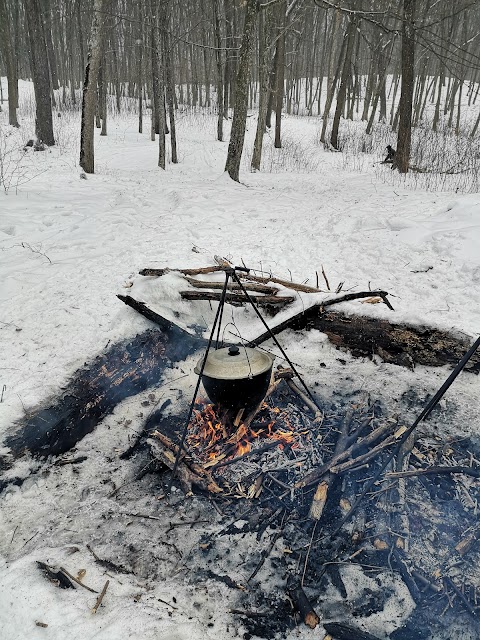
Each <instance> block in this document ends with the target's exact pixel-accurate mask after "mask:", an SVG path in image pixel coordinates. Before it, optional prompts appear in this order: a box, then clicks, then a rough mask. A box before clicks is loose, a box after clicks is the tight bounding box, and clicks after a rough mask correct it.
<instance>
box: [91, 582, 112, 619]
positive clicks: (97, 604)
mask: <svg viewBox="0 0 480 640" xmlns="http://www.w3.org/2000/svg"><path fill="white" fill-rule="evenodd" d="M109 584H110V580H107V581H106V582H105V585H104V587H103V589H102V592H101V594H100V595H99V596H98V598H97V601H96V603H95V606H94V607H93V609H92V613H97V609H98V607H99V606H100V605H101V604H102V600H103V597H104V595H105V594H106V593H107V589H108V585H109Z"/></svg>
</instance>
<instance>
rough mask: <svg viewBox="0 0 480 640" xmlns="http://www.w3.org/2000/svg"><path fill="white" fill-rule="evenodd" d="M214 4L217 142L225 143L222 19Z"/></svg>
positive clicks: (215, 1)
mask: <svg viewBox="0 0 480 640" xmlns="http://www.w3.org/2000/svg"><path fill="white" fill-rule="evenodd" d="M212 3H213V26H214V30H215V62H216V65H217V140H218V141H219V142H222V141H223V118H224V113H225V106H224V103H223V61H222V52H221V48H222V37H221V33H220V18H219V9H218V0H212Z"/></svg>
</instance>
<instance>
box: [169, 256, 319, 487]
mask: <svg viewBox="0 0 480 640" xmlns="http://www.w3.org/2000/svg"><path fill="white" fill-rule="evenodd" d="M237 271H242V272H244V273H249V272H250V269H247V268H246V267H226V268H225V283H224V285H223V289H222V295H221V296H220V302H219V303H218V308H217V312H216V314H215V319H214V321H213V325H212V330H211V332H210V337H209V339H208V343H207V349H206V352H205V357H204V358H203V360H202V364H201V367H200V371H199V374H198V379H197V384H196V385H195V390H194V392H193V397H192V401H191V402H190V407H189V410H188V416H187V420H186V422H185V426H184V428H183V431H182V437H181V439H180V444H179V446H178V451H177V455H176V457H175V464H174V465H173V469H172V476H171V478H170V482H169V484H168V488H167V493H170V491H171V489H172V484H173V481H174V479H175V475H176V473H177V469H178V465H179V463H180V458H181V457H182V452H183V451H184V450H185V438H186V437H187V431H188V425H189V424H190V420H191V418H192V413H193V407H194V406H195V399H196V397H197V394H198V390H199V388H200V383H201V381H202V376H203V371H204V369H205V363H206V362H207V358H208V354H209V352H210V349H211V347H212V342H213V338H214V335H215V329H217V337H216V342H215V349H218V347H219V344H220V329H221V326H222V319H223V310H224V307H225V298H226V294H227V289H228V283H229V281H230V280H233V281H234V282H236V284H237V285H238V286H239V288H240V290H241V291H242V292H243V294H244V295H245V299H246V300H247V302H249V303H250V304H251V306H252V308H253V310H254V311H255V313H256V314H257V316H258V317H259V318H260V321H261V322H262V324H263V326H264V327H265V328H266V330H267V332H268V333H269V335H270V337H271V338H272V339H273V341H274V342H275V344H276V346H277V347H278V349H279V350H280V352H281V354H282V355H283V357H284V358H285V360H286V361H287V362H288V364H289V366H290V367H291V369H292V371H293V373H294V374H295V376H296V377H297V378H298V379H299V381H300V383H301V384H302V386H303V388H304V389H305V391H306V392H307V394H308V396H309V397H310V399H311V400H312V402H313V403H314V404H315V406H316V405H317V402H316V400H315V398H314V397H313V395H312V394H311V392H310V390H309V389H308V387H307V385H306V384H305V381H304V380H303V378H302V377H301V376H300V374H299V373H298V371H297V369H296V368H295V366H294V364H293V363H292V361H291V360H290V358H289V357H288V356H287V354H286V353H285V350H284V349H283V347H282V346H281V345H280V343H279V342H278V340H277V338H276V336H275V335H274V334H273V332H272V330H271V329H270V327H269V326H268V324H267V323H266V321H265V319H264V317H263V316H262V314H261V313H260V311H259V309H258V307H257V305H256V304H255V302H254V301H253V300H252V298H251V296H250V294H249V293H248V291H247V290H246V289H245V286H244V284H243V282H242V281H241V280H240V277H239V275H238V273H237Z"/></svg>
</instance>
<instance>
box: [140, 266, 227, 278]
mask: <svg viewBox="0 0 480 640" xmlns="http://www.w3.org/2000/svg"><path fill="white" fill-rule="evenodd" d="M171 271H179V272H180V273H183V274H184V275H186V276H198V275H200V274H201V273H214V272H215V271H225V268H224V267H219V266H216V267H200V268H199V269H169V268H168V267H165V268H164V269H156V268H152V269H148V268H147V269H142V270H141V271H139V272H138V273H139V274H140V275H141V276H164V275H165V274H167V273H170V272H171Z"/></svg>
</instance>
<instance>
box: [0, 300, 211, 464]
mask: <svg viewBox="0 0 480 640" xmlns="http://www.w3.org/2000/svg"><path fill="white" fill-rule="evenodd" d="M129 300H130V301H131V300H133V299H129ZM140 304H141V303H140ZM157 324H159V325H161V327H162V330H161V331H159V330H155V331H152V330H148V331H145V332H143V333H141V334H139V335H138V336H135V338H134V339H133V340H130V341H122V342H120V343H118V344H115V345H113V346H111V347H110V348H109V349H108V350H107V351H105V353H102V355H99V356H97V357H96V358H95V359H94V360H93V361H92V362H90V363H88V364H86V365H85V366H84V367H82V368H81V369H79V370H78V371H76V372H75V373H74V374H73V376H72V380H71V382H69V383H68V384H67V386H66V387H65V388H64V389H63V391H62V393H61V394H60V395H59V397H57V398H55V399H53V400H51V401H50V402H49V403H46V406H43V407H40V408H39V409H38V410H36V411H34V412H32V413H31V414H29V415H27V416H26V417H25V419H24V420H22V421H21V422H20V423H19V424H18V425H17V430H16V432H15V433H14V434H13V435H10V436H8V437H7V438H6V440H5V443H4V444H5V445H6V446H7V447H9V448H10V449H11V452H12V454H13V456H14V457H17V456H19V455H21V454H22V453H23V452H25V451H27V450H28V451H29V452H30V453H32V454H37V455H39V456H49V455H58V454H60V453H65V452H66V451H68V450H70V449H71V448H72V447H73V446H74V445H75V444H76V443H77V442H78V441H79V440H81V439H82V438H83V437H84V436H86V435H87V434H88V433H91V432H92V431H93V429H94V428H95V427H96V425H97V424H98V423H99V422H100V421H101V420H103V418H104V417H105V416H107V415H108V414H109V413H111V412H112V411H113V409H114V408H115V407H116V406H117V404H119V402H121V401H122V400H124V399H125V398H128V397H129V396H132V395H136V394H137V393H140V392H141V391H144V390H145V389H147V388H148V387H150V386H152V385H153V384H156V383H158V380H160V379H161V377H162V375H163V372H164V371H165V369H168V368H170V367H171V366H172V363H174V362H178V361H181V360H185V358H187V357H188V356H189V355H191V354H192V353H195V352H196V351H198V350H199V349H201V348H202V347H204V345H205V344H206V341H204V340H203V339H202V338H199V337H197V336H192V335H190V334H189V333H187V332H186V331H183V330H182V329H180V328H179V327H177V326H176V325H174V324H173V323H172V322H169V321H168V320H166V319H165V318H161V317H160V316H159V317H158V322H157Z"/></svg>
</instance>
